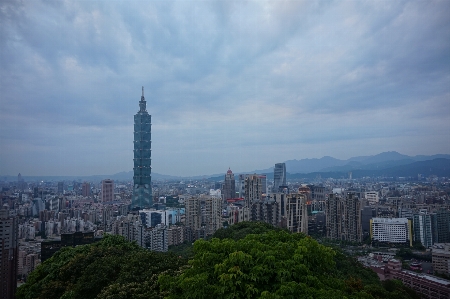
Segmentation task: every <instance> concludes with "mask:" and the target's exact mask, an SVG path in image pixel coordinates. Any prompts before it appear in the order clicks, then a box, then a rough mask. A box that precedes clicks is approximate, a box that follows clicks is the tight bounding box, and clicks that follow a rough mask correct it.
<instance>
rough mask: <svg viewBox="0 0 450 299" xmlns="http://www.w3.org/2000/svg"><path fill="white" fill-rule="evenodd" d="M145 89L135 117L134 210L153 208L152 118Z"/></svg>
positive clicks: (132, 205) (132, 206)
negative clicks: (147, 107)
mask: <svg viewBox="0 0 450 299" xmlns="http://www.w3.org/2000/svg"><path fill="white" fill-rule="evenodd" d="M146 105H147V102H146V101H145V98H144V87H142V96H141V100H140V101H139V111H138V113H136V115H135V116H134V159H133V162H134V167H133V172H134V175H133V183H134V186H133V198H132V200H131V208H132V209H144V208H151V207H152V205H153V200H152V166H151V165H152V134H151V127H152V116H151V115H150V114H148V112H147V109H146Z"/></svg>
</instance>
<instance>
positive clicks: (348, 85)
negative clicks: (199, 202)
mask: <svg viewBox="0 0 450 299" xmlns="http://www.w3.org/2000/svg"><path fill="white" fill-rule="evenodd" d="M0 48H1V52H0V64H1V65H0V105H1V106H0V174H1V175H17V174H18V173H19V172H21V173H22V175H25V176H27V175H91V174H114V173H117V172H120V171H130V170H132V167H133V166H132V159H133V152H132V150H133V115H134V114H135V113H136V112H137V111H138V110H139V105H138V102H139V100H140V96H141V86H144V87H145V97H146V100H147V110H148V112H149V113H150V114H151V115H152V124H153V126H152V150H153V151H152V158H153V160H152V165H153V172H157V173H161V174H170V175H183V176H187V175H200V174H213V173H225V172H226V170H227V169H228V167H231V169H232V170H233V171H234V172H239V171H252V170H254V169H262V168H268V167H271V166H273V164H274V163H277V162H282V161H286V160H289V159H303V158H320V157H322V156H333V157H335V158H341V159H346V158H350V157H352V156H359V155H374V154H378V153H380V152H383V151H398V152H400V153H402V154H407V155H417V154H426V155H427V154H438V153H441V154H449V153H450V1H448V0H443V1H428V0H427V1H312V0H308V1H106V0H105V1H39V0H22V1H18V0H2V1H1V2H0Z"/></svg>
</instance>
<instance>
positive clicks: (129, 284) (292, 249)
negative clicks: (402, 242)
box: [17, 222, 416, 299]
mask: <svg viewBox="0 0 450 299" xmlns="http://www.w3.org/2000/svg"><path fill="white" fill-rule="evenodd" d="M182 248H183V250H181V251H180V252H178V253H179V254H176V255H175V254H172V253H156V252H149V251H146V250H144V249H142V248H140V247H138V246H137V245H136V244H135V243H129V242H126V241H125V240H124V239H123V238H121V237H118V236H107V237H105V238H104V239H103V240H102V241H101V242H99V243H95V244H91V245H87V246H79V247H76V248H64V249H62V250H60V251H59V252H58V253H57V254H55V255H54V256H53V257H52V258H50V259H49V260H47V261H46V262H44V263H43V264H41V265H40V266H39V267H38V268H37V269H36V270H35V271H34V272H33V273H32V274H31V275H30V276H29V279H28V281H27V283H26V284H24V285H23V286H21V287H20V288H19V290H18V295H17V298H19V299H21V298H101V299H107V298H108V299H122V298H163V297H165V298H303V297H307V298H344V297H346V298H396V299H402V298H414V296H416V295H415V294H414V292H412V291H411V290H409V289H407V288H405V287H404V286H403V285H402V284H401V283H400V282H397V281H388V282H384V283H381V282H380V281H379V280H378V277H377V275H376V274H375V273H374V272H373V271H371V270H369V269H366V268H364V267H362V266H361V265H360V264H359V263H357V262H356V261H355V260H354V259H352V258H350V257H348V256H346V255H344V254H343V253H341V252H340V251H337V250H334V249H332V248H330V247H327V246H324V245H321V244H319V243H318V242H316V241H315V240H314V239H312V238H310V237H307V236H304V235H302V234H291V233H289V232H287V231H285V230H281V229H275V228H273V227H272V226H270V225H268V224H265V223H249V222H244V223H239V224H237V225H233V226H231V227H230V228H228V229H222V230H219V231H217V232H216V234H215V235H214V236H213V238H212V239H211V240H208V241H206V240H198V241H196V242H195V243H194V246H193V247H192V246H191V245H189V244H185V245H184V246H183V247H182ZM185 253H186V254H185ZM180 256H189V257H190V259H189V261H188V263H186V259H184V258H182V257H180Z"/></svg>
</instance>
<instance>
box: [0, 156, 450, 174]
mask: <svg viewBox="0 0 450 299" xmlns="http://www.w3.org/2000/svg"><path fill="white" fill-rule="evenodd" d="M436 159H444V160H450V155H448V154H437V155H430V156H426V155H417V156H407V155H403V154H400V153H398V152H395V151H391V152H384V153H380V154H377V155H373V156H357V157H352V158H350V159H347V160H340V159H336V158H333V157H330V156H325V157H322V158H320V159H317V158H313V159H301V160H287V161H285V162H284V163H286V172H287V173H288V175H287V176H288V178H315V177H317V176H318V175H320V176H322V177H336V178H341V177H347V176H348V172H349V171H351V172H352V174H353V177H354V178H357V177H364V176H383V175H386V176H389V175H390V176H417V174H418V173H422V174H424V175H426V174H427V173H429V171H428V172H427V171H426V170H427V169H432V170H433V169H434V171H436V173H435V174H436V175H438V176H450V174H447V170H446V169H441V168H438V167H433V166H431V167H428V166H430V165H432V163H431V164H427V163H425V164H415V163H417V162H428V161H434V160H436ZM444 160H442V161H444ZM443 163H444V165H446V164H445V163H446V162H445V161H444V162H443ZM408 165H409V166H408ZM420 165H428V166H423V167H422V166H420ZM401 166H404V167H403V168H402V167H401ZM398 167H400V168H398ZM427 167H428V168H427ZM273 168H274V167H273V166H272V167H269V168H264V169H259V170H253V171H247V172H241V173H245V174H252V173H258V174H265V175H267V178H268V179H269V180H271V179H273ZM414 172H416V173H414ZM405 173H406V174H407V175H406V174H405ZM224 175H225V172H224V173H219V174H210V175H199V176H190V177H181V176H172V175H164V174H159V173H152V179H153V180H154V181H165V180H167V181H170V180H203V179H210V180H215V181H222V180H223V179H224ZM235 175H236V176H237V175H239V173H235ZM23 178H24V180H25V181H37V180H42V181H94V182H99V181H101V180H103V179H107V178H110V179H113V180H117V181H131V180H132V179H133V171H128V172H126V171H123V172H119V173H116V174H112V175H92V176H26V175H24V176H23ZM0 180H6V181H17V176H5V175H2V176H0Z"/></svg>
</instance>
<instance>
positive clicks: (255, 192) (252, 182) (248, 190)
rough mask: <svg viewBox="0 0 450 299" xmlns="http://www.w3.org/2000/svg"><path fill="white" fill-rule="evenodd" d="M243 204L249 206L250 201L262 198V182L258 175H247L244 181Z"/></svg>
mask: <svg viewBox="0 0 450 299" xmlns="http://www.w3.org/2000/svg"><path fill="white" fill-rule="evenodd" d="M244 190H245V191H244V193H245V197H244V206H245V207H248V208H250V207H251V205H252V203H254V202H256V201H260V200H262V184H261V178H260V177H259V175H257V174H254V175H249V176H247V177H246V178H245V182H244Z"/></svg>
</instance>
